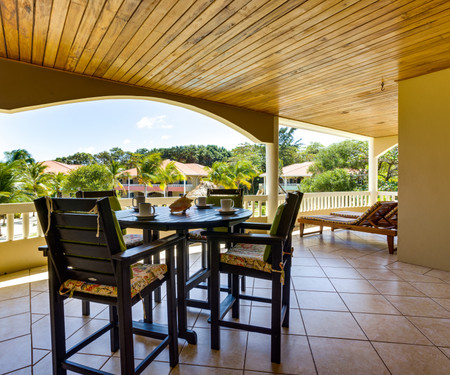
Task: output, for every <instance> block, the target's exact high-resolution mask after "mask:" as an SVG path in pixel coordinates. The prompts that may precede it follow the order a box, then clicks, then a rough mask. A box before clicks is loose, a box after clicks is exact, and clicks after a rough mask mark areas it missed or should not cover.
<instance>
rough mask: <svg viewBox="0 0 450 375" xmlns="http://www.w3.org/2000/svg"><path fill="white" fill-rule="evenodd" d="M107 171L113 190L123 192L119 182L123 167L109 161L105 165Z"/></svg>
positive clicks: (114, 161) (113, 161) (116, 162)
mask: <svg viewBox="0 0 450 375" xmlns="http://www.w3.org/2000/svg"><path fill="white" fill-rule="evenodd" d="M107 167H108V169H109V171H110V172H111V176H112V183H113V189H115V188H118V189H120V190H122V191H125V189H124V187H123V185H122V183H121V182H120V181H119V176H120V175H121V173H122V171H123V170H124V169H123V166H122V165H121V164H120V163H119V162H118V161H116V160H111V162H110V163H109V164H108V165H107Z"/></svg>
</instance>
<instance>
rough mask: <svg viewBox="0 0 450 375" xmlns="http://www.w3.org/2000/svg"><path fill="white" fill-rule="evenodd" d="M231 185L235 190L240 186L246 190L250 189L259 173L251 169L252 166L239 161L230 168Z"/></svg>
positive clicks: (244, 161) (246, 162)
mask: <svg viewBox="0 0 450 375" xmlns="http://www.w3.org/2000/svg"><path fill="white" fill-rule="evenodd" d="M231 170H232V175H233V184H234V187H235V188H238V187H239V186H240V185H244V186H245V187H246V188H247V189H250V188H251V186H252V184H251V182H249V180H250V181H253V179H254V178H255V177H258V176H259V174H260V172H259V171H258V170H257V169H256V168H254V167H253V165H252V164H251V163H250V162H249V161H246V160H240V161H238V162H236V163H235V164H234V165H233V166H232V169H231Z"/></svg>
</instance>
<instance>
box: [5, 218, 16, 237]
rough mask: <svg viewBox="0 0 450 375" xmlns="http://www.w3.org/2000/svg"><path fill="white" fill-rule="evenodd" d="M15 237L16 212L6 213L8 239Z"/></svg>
mask: <svg viewBox="0 0 450 375" xmlns="http://www.w3.org/2000/svg"><path fill="white" fill-rule="evenodd" d="M13 239H14V214H7V215H6V241H12V240H13Z"/></svg>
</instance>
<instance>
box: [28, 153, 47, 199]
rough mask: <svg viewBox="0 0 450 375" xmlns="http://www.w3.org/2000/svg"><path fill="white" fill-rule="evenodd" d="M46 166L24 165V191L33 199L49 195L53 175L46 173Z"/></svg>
mask: <svg viewBox="0 0 450 375" xmlns="http://www.w3.org/2000/svg"><path fill="white" fill-rule="evenodd" d="M46 168H47V166H46V165H44V164H43V163H36V162H30V163H27V164H24V165H23V176H22V179H21V182H22V183H23V190H24V192H25V193H26V194H28V195H29V196H30V197H31V198H32V199H36V198H38V197H40V196H43V195H46V194H48V190H49V185H50V181H51V174H50V173H46V172H45V169H46Z"/></svg>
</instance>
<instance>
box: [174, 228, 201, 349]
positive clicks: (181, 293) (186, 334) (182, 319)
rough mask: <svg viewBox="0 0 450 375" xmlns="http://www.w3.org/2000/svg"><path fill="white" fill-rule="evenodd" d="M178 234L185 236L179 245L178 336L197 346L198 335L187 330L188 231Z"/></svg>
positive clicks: (180, 231) (179, 231) (181, 231)
mask: <svg viewBox="0 0 450 375" xmlns="http://www.w3.org/2000/svg"><path fill="white" fill-rule="evenodd" d="M177 233H179V234H181V235H183V236H184V240H183V241H182V242H181V244H179V245H177V304H178V336H179V337H181V338H183V339H185V340H186V341H187V342H188V343H189V344H197V334H196V333H195V332H194V331H192V330H188V329H187V305H186V297H187V291H186V280H187V275H186V262H187V261H188V254H187V252H188V251H189V247H188V245H187V239H186V238H187V231H185V230H178V231H177Z"/></svg>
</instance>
